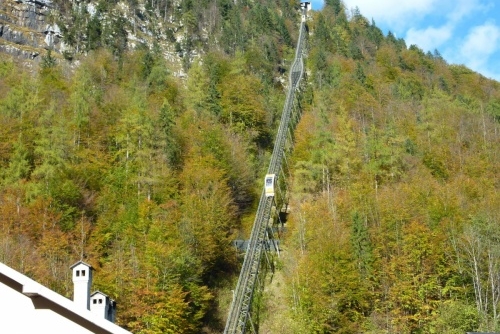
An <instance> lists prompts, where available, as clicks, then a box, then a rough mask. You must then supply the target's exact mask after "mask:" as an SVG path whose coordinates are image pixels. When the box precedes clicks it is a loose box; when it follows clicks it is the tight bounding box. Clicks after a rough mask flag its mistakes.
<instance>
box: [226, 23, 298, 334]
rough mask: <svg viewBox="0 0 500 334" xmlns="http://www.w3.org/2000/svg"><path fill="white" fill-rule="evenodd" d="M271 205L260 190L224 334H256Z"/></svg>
mask: <svg viewBox="0 0 500 334" xmlns="http://www.w3.org/2000/svg"><path fill="white" fill-rule="evenodd" d="M304 38H305V23H304V22H301V24H300V32H299V39H298V41H297V49H296V53H295V60H294V62H293V64H292V66H291V70H290V77H289V88H288V92H287V96H286V100H285V105H284V107H283V113H282V115H281V121H280V126H279V128H278V133H277V135H276V141H275V143H274V149H273V154H272V157H271V162H270V164H269V169H268V174H276V175H278V178H279V171H280V169H281V164H282V159H283V157H284V152H283V150H284V149H285V144H286V141H287V134H288V129H289V127H290V125H291V119H292V117H291V116H292V109H293V104H294V103H293V101H294V95H295V91H296V90H297V88H298V85H299V83H300V80H301V79H302V76H303V74H304V64H303V60H302V55H303V45H304ZM285 159H286V158H285ZM273 202H274V198H273V197H266V194H265V191H264V190H263V191H262V194H261V197H260V202H259V207H258V208H257V215H256V217H255V221H254V225H253V228H252V232H251V235H250V241H249V245H248V249H247V252H246V254H245V259H244V260H243V266H242V268H241V272H240V276H239V279H238V284H237V285H236V289H235V291H234V296H233V302H232V303H231V308H230V311H229V316H228V319H227V322H226V328H225V330H224V333H225V334H233V333H237V334H240V333H245V331H246V327H247V323H248V322H249V321H250V323H251V326H250V328H251V330H252V331H254V332H255V327H254V326H253V323H252V322H251V319H250V308H251V304H252V298H253V293H254V290H255V285H256V281H257V280H258V275H259V268H260V265H261V259H262V251H263V250H264V251H265V249H263V248H264V247H266V246H265V244H266V239H268V238H267V230H268V227H269V226H268V225H269V218H270V217H271V211H272V207H273ZM277 204H278V203H277ZM280 204H282V203H280Z"/></svg>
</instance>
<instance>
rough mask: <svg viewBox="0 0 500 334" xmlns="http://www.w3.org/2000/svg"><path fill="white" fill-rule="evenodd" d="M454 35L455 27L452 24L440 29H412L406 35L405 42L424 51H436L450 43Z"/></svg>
mask: <svg viewBox="0 0 500 334" xmlns="http://www.w3.org/2000/svg"><path fill="white" fill-rule="evenodd" d="M452 33H453V26H452V25H451V24H447V25H445V26H442V27H440V28H434V27H428V28H425V29H414V28H410V30H408V31H407V33H406V37H405V41H406V44H407V45H408V46H410V45H412V44H415V45H417V46H418V47H419V48H421V49H423V50H424V51H434V50H435V49H438V48H439V47H440V46H442V45H443V44H444V43H446V42H447V41H449V40H450V38H451V37H452Z"/></svg>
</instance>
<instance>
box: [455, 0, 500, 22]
mask: <svg viewBox="0 0 500 334" xmlns="http://www.w3.org/2000/svg"><path fill="white" fill-rule="evenodd" d="M483 2H484V1H481V0H455V1H454V2H453V6H452V8H451V10H450V12H449V13H448V15H447V17H448V19H449V20H450V21H451V22H458V21H460V20H462V19H463V18H464V17H466V16H467V15H471V14H473V13H474V12H478V11H486V10H488V9H490V8H492V6H494V4H493V3H492V2H489V3H483Z"/></svg>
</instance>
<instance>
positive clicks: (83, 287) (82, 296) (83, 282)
mask: <svg viewBox="0 0 500 334" xmlns="http://www.w3.org/2000/svg"><path fill="white" fill-rule="evenodd" d="M71 269H72V270H73V285H74V291H73V301H74V302H75V304H76V305H79V306H81V307H82V308H86V309H87V310H90V286H91V285H92V269H93V268H92V266H91V265H89V264H87V263H85V262H83V261H79V262H77V263H75V264H74V265H72V266H71Z"/></svg>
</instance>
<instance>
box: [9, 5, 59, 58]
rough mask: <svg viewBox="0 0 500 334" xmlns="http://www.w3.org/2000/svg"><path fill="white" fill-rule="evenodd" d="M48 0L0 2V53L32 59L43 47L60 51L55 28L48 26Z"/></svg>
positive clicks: (44, 50)
mask: <svg viewBox="0 0 500 334" xmlns="http://www.w3.org/2000/svg"><path fill="white" fill-rule="evenodd" d="M50 11H51V3H50V1H43V0H39V1H21V0H3V1H1V2H0V52H5V53H9V54H11V55H13V56H16V57H19V58H24V59H36V58H37V57H38V56H39V55H40V54H44V53H45V52H46V50H47V49H49V48H52V49H54V50H55V51H59V52H60V51H61V49H62V48H63V47H64V46H63V44H62V42H61V34H60V32H59V29H58V28H57V27H56V26H54V25H50V24H49V22H48V15H49V14H50Z"/></svg>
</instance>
